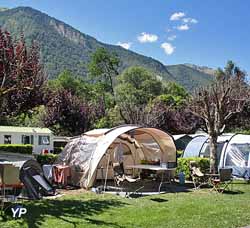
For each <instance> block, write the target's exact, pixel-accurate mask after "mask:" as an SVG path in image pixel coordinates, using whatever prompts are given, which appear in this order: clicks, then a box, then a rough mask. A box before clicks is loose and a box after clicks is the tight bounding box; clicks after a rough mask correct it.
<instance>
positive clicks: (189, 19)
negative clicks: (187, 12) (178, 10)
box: [182, 17, 198, 24]
mask: <svg viewBox="0 0 250 228" xmlns="http://www.w3.org/2000/svg"><path fill="white" fill-rule="evenodd" d="M182 20H183V22H184V23H191V24H197V23H198V20H196V19H195V18H191V17H186V18H183V19H182Z"/></svg>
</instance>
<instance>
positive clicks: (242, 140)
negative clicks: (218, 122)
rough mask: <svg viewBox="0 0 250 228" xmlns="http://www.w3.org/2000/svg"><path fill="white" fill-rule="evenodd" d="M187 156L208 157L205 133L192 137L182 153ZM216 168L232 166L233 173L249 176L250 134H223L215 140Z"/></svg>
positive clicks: (207, 140) (207, 143) (238, 175)
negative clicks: (217, 162)
mask: <svg viewBox="0 0 250 228" xmlns="http://www.w3.org/2000/svg"><path fill="white" fill-rule="evenodd" d="M183 157H184V158H187V157H205V158H209V139H208V136H207V135H200V136H197V137H195V138H193V139H192V140H191V141H190V143H189V144H188V145H187V147H186V149H185V151H184V154H183ZM217 158H218V161H219V165H218V168H233V175H234V176H237V177H242V178H250V135H244V134H223V135H222V136H219V137H218V141H217Z"/></svg>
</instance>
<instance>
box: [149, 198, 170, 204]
mask: <svg viewBox="0 0 250 228" xmlns="http://www.w3.org/2000/svg"><path fill="white" fill-rule="evenodd" d="M150 200H151V201H154V202H157V203H165V202H168V200H167V199H162V198H153V199H150Z"/></svg>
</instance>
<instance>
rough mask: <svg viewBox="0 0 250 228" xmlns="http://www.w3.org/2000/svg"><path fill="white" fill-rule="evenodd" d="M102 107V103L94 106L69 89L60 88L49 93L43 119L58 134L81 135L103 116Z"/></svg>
mask: <svg viewBox="0 0 250 228" xmlns="http://www.w3.org/2000/svg"><path fill="white" fill-rule="evenodd" d="M102 107H103V106H102V104H101V103H100V104H99V106H94V105H92V104H91V103H89V102H88V101H86V100H84V99H81V98H79V97H77V96H75V95H72V94H71V92H69V91H67V90H59V91H56V92H54V93H52V94H50V95H49V97H48V102H47V104H46V115H45V116H44V120H43V121H44V124H45V126H47V127H50V128H52V129H53V130H54V132H55V133H56V134H59V135H70V136H74V135H79V134H81V133H83V132H85V131H87V130H89V129H90V127H91V126H92V124H93V123H94V122H95V121H96V120H97V119H98V118H101V117H102V116H103V108H102Z"/></svg>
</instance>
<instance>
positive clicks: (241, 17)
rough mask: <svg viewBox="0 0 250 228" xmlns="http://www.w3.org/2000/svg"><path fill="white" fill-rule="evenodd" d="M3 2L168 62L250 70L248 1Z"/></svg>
mask: <svg viewBox="0 0 250 228" xmlns="http://www.w3.org/2000/svg"><path fill="white" fill-rule="evenodd" d="M0 6H2V7H10V8H12V7H16V6H31V7H33V8H36V9H38V10H41V11H42V12H45V13H47V14H49V15H50V16H53V17H55V18H57V19H60V20H62V21H64V22H66V23H68V24H69V25H71V26H73V27H75V28H77V29H78V30H80V31H81V32H84V33H86V34H89V35H91V36H93V37H95V38H97V39H98V40H100V41H102V42H105V43H111V44H118V43H119V44H121V45H124V46H125V47H126V48H128V47H129V49H131V50H133V51H135V52H138V53H140V54H143V55H147V56H151V57H153V58H155V59H158V60H160V61H161V62H163V63H164V64H179V63H193V64H197V65H205V66H209V67H214V68H217V67H223V66H224V65H225V63H226V61H227V60H229V59H231V60H233V61H235V62H236V63H237V64H238V65H239V66H240V67H241V68H243V69H244V70H246V71H248V72H249V71H250V62H249V54H250V45H249V41H250V39H249V35H250V23H249V22H250V13H249V9H250V1H247V0H206V1H203V0H151V1H147V0H106V1H104V0H74V1H72V0H71V1H69V0H53V1H52V0H0Z"/></svg>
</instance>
